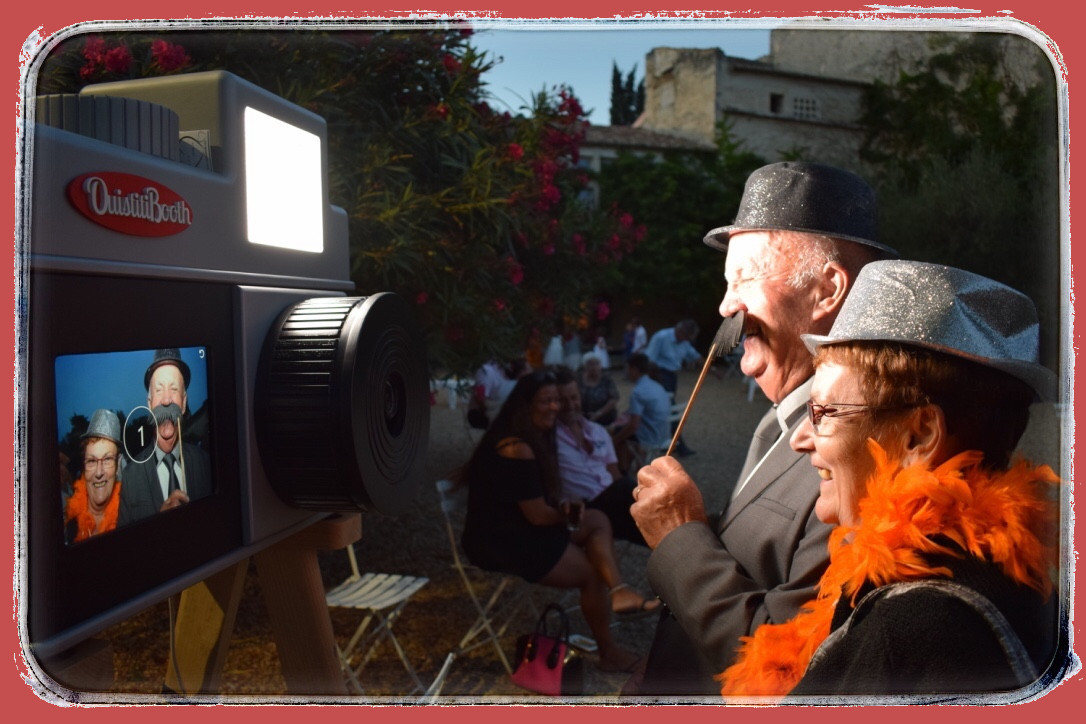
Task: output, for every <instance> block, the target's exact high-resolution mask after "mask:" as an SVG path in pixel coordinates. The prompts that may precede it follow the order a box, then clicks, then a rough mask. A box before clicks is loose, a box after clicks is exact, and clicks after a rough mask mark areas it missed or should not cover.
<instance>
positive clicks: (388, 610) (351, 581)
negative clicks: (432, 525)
mask: <svg viewBox="0 0 1086 724" xmlns="http://www.w3.org/2000/svg"><path fill="white" fill-rule="evenodd" d="M347 557H348V559H350V562H351V576H350V577H349V578H348V579H347V580H345V581H344V582H343V583H341V584H339V585H338V586H336V587H335V588H333V589H332V590H331V591H329V592H328V593H327V594H325V600H326V601H327V602H328V606H329V607H333V608H345V609H352V610H355V611H359V612H361V613H363V614H364V616H363V619H362V622H361V623H360V624H359V625H358V628H357V629H356V630H355V632H354V635H353V636H351V640H350V641H349V642H348V643H347V646H346V647H344V648H342V649H341V648H340V647H339V644H338V643H337V644H336V652H337V653H338V654H339V663H340V666H341V667H342V669H343V673H344V675H345V676H346V677H347V681H348V684H349V685H353V686H354V688H355V689H356V690H357V692H358V693H362V691H363V688H362V685H361V683H360V682H359V676H360V675H361V673H362V669H364V668H365V666H366V664H368V663H369V662H370V660H371V659H372V658H373V656H374V650H375V649H376V648H377V646H378V645H380V644H381V642H383V641H385V640H386V639H387V640H388V641H389V642H390V643H391V644H392V646H393V648H395V649H396V654H397V655H398V656H399V657H400V661H401V662H403V666H404V668H405V669H406V670H407V673H408V674H410V675H411V678H412V679H413V680H414V682H415V688H414V689H413V690H412V691H411V692H409V693H412V694H413V693H415V692H416V691H424V690H425V689H426V686H425V685H424V684H423V683H422V681H421V680H420V679H419V675H418V673H416V671H415V667H413V666H412V665H411V661H410V660H408V658H407V654H406V653H404V650H403V647H402V646H401V645H400V642H399V641H398V640H396V634H394V633H393V632H392V625H393V623H395V622H396V619H398V618H399V617H400V614H401V613H402V611H403V607H404V606H406V605H407V602H408V601H410V600H411V597H412V596H414V595H415V594H416V593H418V591H419V589H421V588H422V587H423V586H425V585H426V584H427V583H428V582H429V580H430V579H428V578H425V577H422V576H402V575H395V574H388V573H360V572H359V570H358V559H357V558H356V557H355V553H354V546H347ZM371 623H375V625H374V627H373V628H372V629H370V624H371ZM356 655H357V656H358V657H359V663H358V665H357V666H356V665H354V664H353V663H352V661H353V659H354V658H355V656H356Z"/></svg>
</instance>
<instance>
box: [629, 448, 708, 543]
mask: <svg viewBox="0 0 1086 724" xmlns="http://www.w3.org/2000/svg"><path fill="white" fill-rule="evenodd" d="M630 515H632V516H633V519H634V522H635V523H637V527H638V528H640V529H641V535H643V536H644V537H645V542H646V543H648V545H649V548H655V547H656V546H657V545H658V544H659V543H660V541H661V540H663V539H664V536H666V535H667V534H668V533H670V532H671V531H673V530H675V529H676V528H678V527H679V526H680V525H683V524H685V523H690V522H694V521H698V522H702V523H708V522H709V519H708V518H707V517H706V515H705V502H704V501H703V500H702V497H701V491H700V490H698V487H697V486H696V485H694V481H693V480H692V479H691V478H690V476H689V475H687V474H686V470H684V469H683V466H682V465H681V464H680V463H679V461H678V460H676V459H675V458H673V457H662V458H656V459H655V460H653V461H652V464H651V465H647V466H645V467H643V468H641V471H640V472H638V474H637V487H636V488H635V489H634V504H633V505H631V506H630Z"/></svg>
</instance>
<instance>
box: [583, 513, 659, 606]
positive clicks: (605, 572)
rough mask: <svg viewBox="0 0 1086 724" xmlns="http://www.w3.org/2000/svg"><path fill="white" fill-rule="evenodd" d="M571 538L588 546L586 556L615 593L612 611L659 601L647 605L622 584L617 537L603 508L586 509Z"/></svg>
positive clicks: (640, 597) (654, 604) (612, 599)
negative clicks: (613, 533)
mask: <svg viewBox="0 0 1086 724" xmlns="http://www.w3.org/2000/svg"><path fill="white" fill-rule="evenodd" d="M570 540H571V541H572V542H573V543H575V544H576V545H578V546H581V547H582V548H584V551H585V555H587V556H588V560H589V561H591V562H592V565H593V566H594V567H595V569H596V572H597V573H598V574H599V577H600V578H601V579H602V580H603V582H604V584H606V586H607V589H608V591H610V593H611V610H613V611H631V610H637V609H639V608H641V607H642V606H645V608H647V609H649V610H652V609H655V608H656V607H657V606H659V605H660V604H659V602H653V603H652V604H649V605H646V604H645V597H644V596H642V595H641V594H639V593H638V592H637V591H635V590H634V589H633V588H630V587H629V586H625V585H623V583H622V572H621V571H619V568H618V560H617V557H616V556H615V539H614V536H613V535H612V533H611V521H610V520H608V519H607V515H606V514H604V513H603V512H602V511H599V510H594V509H588V510H585V511H584V516H583V518H582V521H581V526H580V528H578V529H577V530H575V531H573V533H572V534H571V535H570Z"/></svg>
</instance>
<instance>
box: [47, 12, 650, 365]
mask: <svg viewBox="0 0 1086 724" xmlns="http://www.w3.org/2000/svg"><path fill="white" fill-rule="evenodd" d="M156 43H157V45H156ZM166 43H168V45H169V47H170V48H180V49H183V50H182V51H181V52H180V53H178V52H177V51H176V50H175V51H174V52H173V53H172V54H170V55H169V56H168V57H169V58H171V59H174V60H175V62H176V59H177V58H178V57H179V56H180V57H184V58H187V60H186V61H185V62H184V63H183V64H181V65H177V66H176V67H174V68H171V70H170V72H176V71H177V70H186V71H190V70H204V69H224V70H228V71H231V72H233V73H236V74H237V75H239V76H241V77H243V78H245V79H247V80H249V81H251V82H253V83H256V84H257V85H259V86H262V87H264V88H266V89H268V90H269V91H271V92H274V93H276V94H278V95H280V96H282V97H284V98H286V99H288V100H290V101H293V102H294V103H297V104H299V105H301V106H302V107H304V108H307V109H309V110H311V111H313V112H315V113H317V114H319V115H321V116H322V117H323V118H325V120H326V121H327V123H328V144H329V154H328V158H329V164H330V185H331V188H330V197H331V200H332V202H333V203H335V204H337V205H339V206H342V207H343V208H344V209H346V210H347V212H348V214H349V218H350V239H351V276H352V279H353V280H354V281H355V283H356V285H357V289H358V291H359V293H362V294H369V293H374V292H377V291H385V290H389V291H395V292H397V293H399V294H400V295H401V296H403V297H404V298H405V299H406V300H407V301H408V302H409V303H411V304H412V305H413V308H414V310H415V313H416V316H417V319H418V321H419V323H420V325H421V326H422V328H423V330H424V332H425V334H426V341H427V350H428V355H429V358H430V365H431V368H432V370H433V371H434V373H435V374H439V375H440V374H455V375H465V374H469V373H470V372H471V371H472V370H474V369H475V368H476V367H477V366H478V365H480V364H481V363H482V362H483V361H485V360H486V359H488V358H490V357H499V358H511V357H514V356H519V355H521V354H523V353H524V350H525V345H526V343H527V340H528V338H529V336H530V335H532V334H533V330H534V331H535V333H536V334H537V335H539V336H542V337H543V338H544V339H545V338H546V337H547V336H549V334H550V333H551V332H552V331H553V329H554V328H555V327H556V325H557V324H558V323H560V322H564V323H566V324H581V325H585V324H588V323H589V322H590V321H591V317H593V316H599V314H600V313H602V312H603V311H604V310H602V309H601V310H597V309H595V308H594V307H593V306H592V305H591V304H590V302H591V300H592V298H593V294H594V293H595V288H596V281H595V280H596V278H597V276H598V274H599V272H600V270H601V269H606V267H607V266H609V265H611V264H613V263H614V262H615V261H616V260H617V259H619V258H621V257H622V255H624V254H626V253H628V251H629V250H632V249H633V248H634V246H635V245H636V243H637V239H636V238H635V232H636V229H635V228H634V227H633V226H632V225H623V224H622V223H620V222H621V220H622V218H623V217H622V215H621V214H616V213H604V212H597V211H594V210H593V209H592V208H591V207H590V206H589V205H587V204H586V203H584V202H583V195H584V192H585V190H586V188H587V184H588V177H587V175H586V174H585V173H584V172H583V171H581V170H580V169H579V168H578V160H579V151H580V144H581V142H582V141H583V139H584V133H585V128H586V127H587V119H586V117H585V114H584V110H583V109H582V108H581V105H580V103H579V102H578V101H577V99H576V97H575V96H574V94H573V93H572V91H571V89H569V88H565V87H555V88H552V89H549V90H545V91H543V92H540V93H539V94H537V95H534V96H532V98H531V100H530V104H529V105H528V106H526V107H524V108H521V109H519V110H518V114H517V115H515V116H514V115H512V114H510V113H498V112H496V111H494V110H493V109H492V108H491V107H490V105H489V103H488V102H487V101H488V95H487V93H486V88H485V81H484V77H485V73H486V71H487V70H488V69H489V68H490V67H492V63H491V61H490V60H489V59H488V58H487V57H486V56H485V54H482V53H479V52H478V51H476V50H475V48H474V47H473V46H472V45H471V31H470V29H469V28H467V27H461V26H450V27H444V28H412V27H406V26H405V27H400V28H391V29H371V28H368V27H366V26H362V25H359V26H352V27H350V28H348V29H340V30H324V29H319V28H318V29H309V30H289V31H280V32H272V31H266V30H261V31H250V32H245V31H241V32H237V31H223V32H214V31H212V32H208V31H203V32H200V33H190V32H178V33H173V34H170V35H169V36H168V40H164V39H163V36H161V35H150V34H124V33H120V34H112V35H108V36H81V37H77V38H75V39H73V40H72V41H70V42H69V43H68V44H67V46H66V47H64V48H61V49H60V50H59V51H58V52H57V53H56V55H55V58H52V59H51V61H52V63H51V65H50V67H49V72H48V73H45V74H43V77H47V78H49V79H54V80H56V82H55V83H53V86H59V87H64V88H66V89H67V90H72V89H74V88H75V87H78V85H79V84H80V83H85V82H89V81H98V80H105V79H118V78H121V77H137V76H140V75H154V74H157V73H160V72H164V69H163V68H161V67H158V66H156V58H158V57H159V56H162V57H167V56H164V55H163V53H165V49H166V48H167V45H165V44H166ZM156 47H157V48H158V49H159V53H158V55H155V51H154V48H156ZM118 48H121V49H123V50H118ZM88 49H89V50H88ZM125 53H127V55H128V57H129V62H127V63H126V64H122V63H119V62H113V63H112V64H111V63H109V62H107V58H111V57H114V58H115V56H121V55H124V54H125ZM111 54H112V55H111ZM158 65H159V66H160V65H161V63H158ZM45 85H46V84H43V87H45ZM59 87H58V88H57V90H59ZM49 92H56V90H53V89H50V91H49Z"/></svg>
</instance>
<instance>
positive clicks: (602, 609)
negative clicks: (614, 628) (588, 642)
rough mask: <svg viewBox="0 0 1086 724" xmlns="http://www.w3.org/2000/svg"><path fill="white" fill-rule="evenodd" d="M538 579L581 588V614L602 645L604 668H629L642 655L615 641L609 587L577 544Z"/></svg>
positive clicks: (560, 586) (560, 585)
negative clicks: (612, 629)
mask: <svg viewBox="0 0 1086 724" xmlns="http://www.w3.org/2000/svg"><path fill="white" fill-rule="evenodd" d="M538 582H539V583H542V584H543V585H546V586H554V587H555V588H577V589H580V593H581V613H583V614H584V618H585V621H586V622H587V623H588V628H589V630H590V631H592V637H593V638H595V639H596V645H597V646H599V650H600V668H603V669H607V670H612V671H616V670H618V671H626V670H627V669H628V668H630V667H632V666H633V664H634V663H636V662H637V660H638V659H639V658H640V657H639V656H638V655H637V654H635V653H634V652H632V651H627V650H626V649H624V648H622V647H620V646H618V645H617V644H616V643H615V639H614V636H613V635H612V633H611V607H610V603H609V598H608V595H607V586H606V585H605V584H604V582H603V580H602V579H601V578H600V576H599V574H598V573H597V572H596V568H595V566H593V564H592V562H591V561H589V560H588V556H586V555H585V552H584V551H582V550H581V549H580V548H578V547H577V546H576V545H573V544H570V545H567V546H566V550H565V552H564V553H562V557H561V558H559V559H558V562H557V563H556V564H554V568H552V569H551V570H550V571H549V572H548V573H547V575H545V576H544V577H543V578H541V579H540V580H539V581H538Z"/></svg>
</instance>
